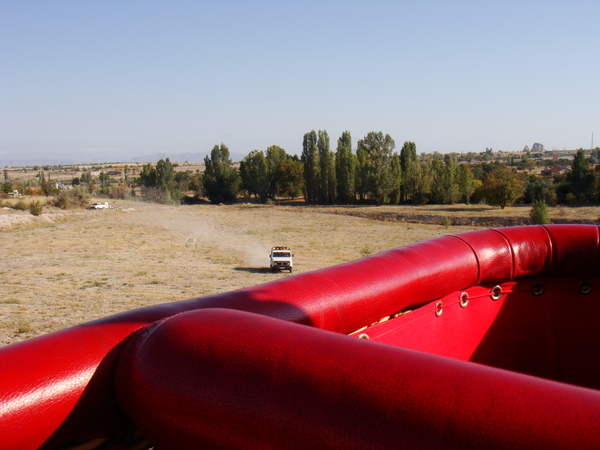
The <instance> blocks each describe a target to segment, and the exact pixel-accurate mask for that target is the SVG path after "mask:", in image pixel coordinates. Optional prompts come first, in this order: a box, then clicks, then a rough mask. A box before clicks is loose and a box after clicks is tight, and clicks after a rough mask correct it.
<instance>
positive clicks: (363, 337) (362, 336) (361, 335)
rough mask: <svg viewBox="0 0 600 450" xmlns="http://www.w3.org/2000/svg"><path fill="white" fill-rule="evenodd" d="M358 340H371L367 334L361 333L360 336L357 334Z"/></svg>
mask: <svg viewBox="0 0 600 450" xmlns="http://www.w3.org/2000/svg"><path fill="white" fill-rule="evenodd" d="M358 338H359V339H366V340H369V339H371V338H370V337H369V335H368V334H367V333H362V334H359V335H358Z"/></svg>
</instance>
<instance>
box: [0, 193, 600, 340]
mask: <svg viewBox="0 0 600 450" xmlns="http://www.w3.org/2000/svg"><path fill="white" fill-rule="evenodd" d="M111 205H112V206H113V207H114V209H110V210H99V211H87V210H79V211H68V212H65V211H61V210H58V209H53V208H52V207H47V208H46V209H45V210H44V214H42V215H41V216H39V217H34V216H32V215H31V214H29V213H28V212H26V211H25V212H18V211H14V210H12V209H2V208H0V242H1V245H0V280H1V283H0V345H6V344H9V343H13V342H18V341H21V340H24V339H27V338H31V337H33V336H38V335H41V334H45V333H48V332H51V331H55V330H59V329H62V328H65V327H68V326H72V325H76V324H79V323H83V322H86V321H90V320H93V319H96V318H100V317H105V316H108V315H111V314H115V313H119V312H121V311H125V310H130V309H133V308H138V307H141V306H146V305H152V304H157V303H165V302H174V301H179V300H185V299H189V298H193V297H198V296H204V295H209V294H213V293H218V292H223V291H228V290H233V289H237V288H241V287H246V286H253V285H257V284H261V283H265V282H269V281H271V280H275V279H278V278H281V277H287V276H290V275H289V274H288V273H275V274H273V273H271V272H270V271H269V270H268V269H267V266H268V254H269V249H270V247H271V246H273V245H288V246H290V247H291V248H292V250H293V252H294V254H295V258H294V264H295V266H294V273H295V274H296V273H302V272H307V271H312V270H316V269H320V268H323V267H327V266H332V265H336V264H341V263H344V262H348V261H352V260H355V259H358V258H361V257H363V256H365V255H367V254H372V253H376V252H379V251H383V250H387V249H390V248H394V247H398V246H402V245H406V244H409V243H412V242H416V241H420V240H424V239H429V238H433V237H436V236H440V235H444V234H449V233H460V232H463V231H468V230H474V229H479V228H483V226H473V225H467V226H447V225H448V223H446V226H444V225H440V224H418V223H411V222H410V220H405V219H403V218H401V216H402V215H406V217H408V216H409V215H411V214H412V215H413V216H414V215H420V216H425V217H428V216H437V217H438V221H439V218H440V217H448V218H454V217H473V218H477V217H482V216H485V217H490V216H499V217H508V216H510V217H527V215H528V213H529V208H525V207H521V208H519V207H514V208H507V209H506V210H504V211H501V210H499V209H492V208H488V207H482V206H472V207H465V205H461V206H456V207H374V206H373V207H316V206H314V207H311V206H259V205H250V204H237V205H231V206H214V205H194V206H163V205H157V204H150V203H143V202H133V201H114V202H111ZM599 215H600V208H578V209H575V208H562V209H561V208H556V209H554V210H553V211H552V217H553V218H555V219H556V218H558V219H560V217H563V218H564V219H573V218H588V219H590V220H596V219H597V218H598V216H599ZM411 217H412V216H411ZM381 219H384V220H381Z"/></svg>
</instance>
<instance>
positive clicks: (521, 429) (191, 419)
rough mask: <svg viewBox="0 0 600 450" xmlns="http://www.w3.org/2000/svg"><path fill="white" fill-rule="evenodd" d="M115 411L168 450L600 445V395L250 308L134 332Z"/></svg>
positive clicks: (189, 316)
mask: <svg viewBox="0 0 600 450" xmlns="http://www.w3.org/2000/svg"><path fill="white" fill-rule="evenodd" d="M116 388H117V396H118V400H119V403H120V404H121V406H122V407H123V409H124V410H125V411H126V412H127V413H128V415H129V416H130V417H131V418H132V419H133V420H134V422H135V423H136V425H137V426H139V428H140V429H141V430H142V432H143V433H144V434H145V435H146V436H147V437H148V438H149V439H150V440H151V441H152V442H153V443H154V444H155V445H156V446H157V447H159V448H179V449H186V448H189V449H192V448H194V449H195V448H214V447H217V448H218V447H227V448H361V449H362V448H403V447H406V448H413V447H420V448H457V447H470V448H498V447H504V448H586V447H587V448H598V447H599V446H600V393H599V392H597V391H595V390H590V389H586V388H580V387H574V386H571V385H566V384H562V383H557V382H553V381H548V380H543V379H539V378H535V377H531V376H526V375H521V374H517V373H514V372H508V371H504V370H501V369H494V368H491V367H487V366H482V365H478V364H474V363H468V362H461V361H457V360H453V359H448V358H444V357H440V356H434V355H431V354H427V353H421V352H416V351H412V350H407V349H402V348H397V347H391V346H387V345H383V344H378V343H374V342H371V341H368V340H362V339H353V338H350V337H347V336H343V335H338V334H335V333H331V332H326V331H322V330H317V329H314V328H311V327H306V326H302V325H297V324H292V323H288V322H285V321H281V320H277V319H272V318H268V317H262V316H258V315H255V314H251V313H246V312H239V311H228V310H218V309H208V310H204V311H195V312H189V313H184V314H181V315H179V316H176V317H173V318H170V319H166V320H165V321H163V322H160V323H158V324H157V325H154V326H151V327H149V328H147V329H145V330H143V331H141V332H140V333H138V334H137V335H136V336H135V337H134V338H133V339H132V341H131V342H130V343H129V345H128V346H127V348H126V350H125V351H124V352H123V353H122V355H121V359H120V361H119V364H118V368H117V373H116Z"/></svg>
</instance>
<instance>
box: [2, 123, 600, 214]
mask: <svg viewBox="0 0 600 450" xmlns="http://www.w3.org/2000/svg"><path fill="white" fill-rule="evenodd" d="M599 150H600V149H599ZM598 156H600V153H599V155H598ZM593 157H594V155H592V157H591V158H592V159H590V158H586V155H585V152H584V151H583V150H581V151H579V152H578V153H577V154H576V156H575V159H574V160H573V161H572V166H571V170H570V171H567V172H565V173H557V174H555V175H553V176H545V177H542V176H540V175H539V174H534V173H532V171H531V170H530V169H531V168H529V166H528V164H527V163H528V162H529V161H530V160H529V159H528V160H527V161H525V162H524V160H525V158H528V155H526V154H524V156H523V158H522V159H523V160H522V161H521V162H520V164H521V166H523V167H520V166H517V167H512V166H511V165H510V164H508V163H506V161H502V162H500V161H493V162H481V161H476V162H473V163H467V162H466V161H465V159H464V155H458V154H445V155H444V154H440V153H433V154H422V155H418V154H417V148H416V145H415V143H414V142H410V141H407V142H404V144H403V145H402V147H401V149H400V151H399V152H396V144H395V142H394V140H393V139H392V137H391V136H390V135H389V134H383V133H382V132H370V133H367V134H366V135H365V136H364V137H363V138H361V139H359V140H358V141H357V143H356V151H353V148H352V138H351V135H350V133H349V132H347V131H346V132H344V133H342V135H341V136H340V137H339V138H338V140H337V145H336V148H335V150H333V149H332V148H331V145H330V138H329V135H328V133H327V131H325V130H319V131H315V130H312V131H310V132H308V133H306V134H305V135H304V137H303V141H302V153H301V155H300V157H298V156H296V155H288V154H287V153H286V151H285V150H284V149H283V148H281V147H278V146H275V145H274V146H271V147H268V148H267V149H266V151H262V150H254V151H252V152H250V153H249V154H248V155H247V156H246V157H245V158H244V159H243V160H242V161H241V162H240V164H239V166H237V165H236V164H234V163H233V162H232V160H231V157H230V153H229V149H228V148H227V146H226V145H224V144H220V145H215V146H214V147H213V149H212V151H211V153H210V155H208V156H207V157H206V158H205V160H204V163H205V170H204V172H203V173H199V172H196V173H192V172H191V171H181V170H175V165H174V164H172V163H171V162H170V161H169V159H168V158H167V159H166V160H160V161H159V162H158V163H157V164H156V165H152V164H146V165H144V166H143V167H142V170H141V173H139V176H138V177H137V178H134V177H132V176H129V177H128V171H127V170H126V171H125V179H122V180H121V182H120V183H117V182H115V180H114V179H111V177H109V176H108V174H106V173H104V172H102V171H101V172H100V174H99V175H98V177H97V178H94V177H93V176H92V174H91V172H83V173H82V174H81V176H80V177H78V178H76V179H74V180H73V184H74V185H75V184H81V185H85V186H86V187H87V188H88V191H89V192H90V193H93V194H97V193H100V194H104V195H107V196H111V197H113V198H123V197H125V196H129V195H134V193H135V192H136V191H138V192H139V189H136V188H135V185H137V186H138V187H141V193H142V196H143V197H144V198H145V199H147V200H150V201H156V202H161V203H171V202H180V201H181V199H182V198H183V193H184V192H189V191H194V192H195V193H196V196H197V197H207V198H208V199H209V200H210V201H211V202H214V203H226V202H232V201H235V199H236V198H237V197H238V196H254V197H256V198H257V199H258V200H259V201H260V202H263V203H266V202H269V201H270V200H272V199H275V198H281V197H283V198H291V199H294V198H298V197H301V196H304V198H305V200H306V201H307V202H310V203H320V204H333V203H337V204H352V203H357V202H369V203H377V204H399V203H402V204H416V205H418V204H425V203H435V204H453V203H460V202H463V203H469V202H483V201H484V202H486V203H488V204H490V205H495V206H500V207H502V208H503V207H505V206H507V205H511V204H513V203H515V202H516V201H518V200H519V199H523V201H524V202H525V203H533V202H535V201H543V202H545V203H547V204H550V205H552V204H557V203H566V204H585V203H594V202H598V201H599V200H600V195H599V194H600V172H598V171H596V170H594V169H593V168H592V167H591V164H590V161H592V162H593V161H595V160H594V159H593ZM512 164H515V165H517V164H518V162H515V161H514V160H513V161H512ZM518 167H519V168H520V170H517V168H518ZM4 177H5V184H4V185H3V186H2V187H3V190H5V191H7V192H10V191H9V190H8V189H11V188H12V185H11V183H9V181H8V176H7V173H5V174H4ZM37 185H38V186H39V187H40V189H42V190H43V191H44V193H45V194H46V195H52V194H53V193H54V191H55V190H56V184H55V183H53V182H50V181H49V180H48V179H46V178H45V176H44V171H40V173H39V175H38V183H37Z"/></svg>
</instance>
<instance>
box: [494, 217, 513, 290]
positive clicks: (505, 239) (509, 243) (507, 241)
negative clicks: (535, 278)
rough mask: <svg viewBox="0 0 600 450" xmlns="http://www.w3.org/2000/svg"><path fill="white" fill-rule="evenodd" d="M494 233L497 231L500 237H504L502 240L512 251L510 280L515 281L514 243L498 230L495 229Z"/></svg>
mask: <svg viewBox="0 0 600 450" xmlns="http://www.w3.org/2000/svg"><path fill="white" fill-rule="evenodd" d="M492 231H495V232H496V233H498V234H499V235H500V236H502V239H504V242H506V245H507V246H508V249H509V250H510V257H511V261H512V264H511V268H510V280H511V281H512V280H514V279H515V265H516V264H515V251H514V249H513V246H512V243H511V242H510V240H509V239H508V237H506V235H505V234H503V233H502V232H501V231H500V230H499V229H498V228H493V229H492Z"/></svg>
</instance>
